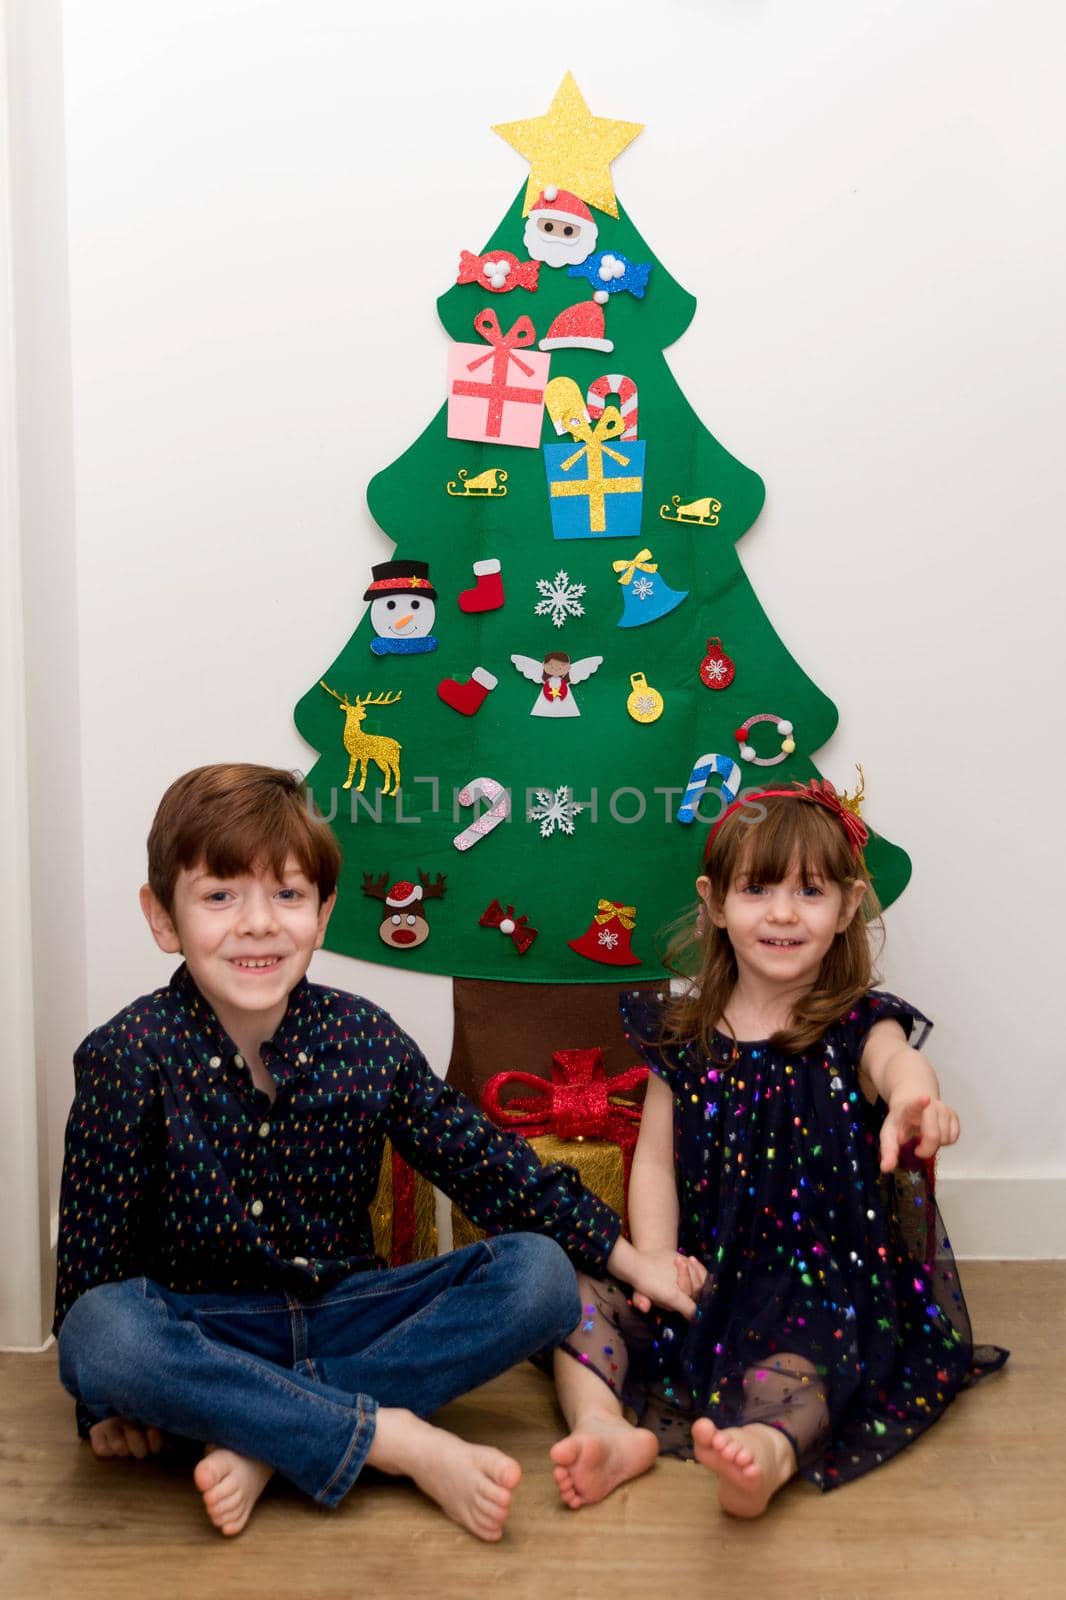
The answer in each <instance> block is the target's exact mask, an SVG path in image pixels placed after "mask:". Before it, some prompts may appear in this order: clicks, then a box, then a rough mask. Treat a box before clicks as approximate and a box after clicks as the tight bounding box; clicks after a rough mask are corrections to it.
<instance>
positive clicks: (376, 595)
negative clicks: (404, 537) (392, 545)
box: [363, 561, 437, 600]
mask: <svg viewBox="0 0 1066 1600" xmlns="http://www.w3.org/2000/svg"><path fill="white" fill-rule="evenodd" d="M370 572H371V575H372V577H373V580H374V581H373V582H372V583H371V585H370V587H369V588H368V589H367V590H366V592H365V593H364V595H363V599H364V600H380V599H382V598H383V597H384V596H385V595H390V594H421V595H425V597H426V599H427V600H435V599H436V598H437V591H436V589H434V587H433V585H432V584H431V583H430V581H429V562H428V561H379V562H378V564H377V566H376V567H371V569H370Z"/></svg>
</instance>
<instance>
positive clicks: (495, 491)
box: [444, 467, 507, 500]
mask: <svg viewBox="0 0 1066 1600" xmlns="http://www.w3.org/2000/svg"><path fill="white" fill-rule="evenodd" d="M459 481H460V482H461V483H462V486H463V487H462V488H461V489H460V488H459V486H458V484H457V483H456V481H455V479H454V478H452V479H451V481H450V482H449V483H446V484H445V486H444V487H445V490H446V492H447V493H448V494H450V495H452V496H453V497H454V498H455V499H458V500H463V499H469V498H471V497H473V496H475V495H483V496H488V495H491V496H492V497H493V498H494V499H497V500H498V499H499V498H500V496H501V495H505V494H506V493H507V490H506V489H505V488H504V484H506V482H507V472H506V470H505V468H503V467H486V468H485V471H484V472H479V473H478V475H477V477H476V478H471V477H469V476H468V469H467V468H466V467H460V468H459Z"/></svg>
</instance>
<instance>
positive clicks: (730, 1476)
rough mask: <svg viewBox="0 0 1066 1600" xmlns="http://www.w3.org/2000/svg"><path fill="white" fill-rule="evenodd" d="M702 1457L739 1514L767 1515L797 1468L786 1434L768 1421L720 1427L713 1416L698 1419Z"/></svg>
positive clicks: (726, 1503) (695, 1438)
mask: <svg viewBox="0 0 1066 1600" xmlns="http://www.w3.org/2000/svg"><path fill="white" fill-rule="evenodd" d="M692 1444H693V1448H694V1450H695V1454H696V1460H697V1461H698V1462H699V1463H700V1465H701V1466H703V1467H706V1468H707V1469H708V1471H709V1472H713V1473H714V1474H715V1475H716V1476H717V1478H718V1501H719V1504H720V1505H721V1507H722V1510H723V1511H728V1512H729V1514H730V1516H733V1517H761V1516H762V1514H763V1512H764V1511H765V1510H766V1507H767V1506H768V1505H769V1503H770V1500H771V1498H772V1496H773V1495H775V1494H776V1493H777V1491H778V1489H780V1488H781V1487H782V1485H784V1484H786V1483H787V1482H788V1480H789V1478H791V1477H792V1475H793V1473H794V1472H795V1470H796V1457H795V1455H794V1453H793V1450H792V1446H791V1444H790V1443H789V1442H788V1440H787V1439H786V1437H785V1435H784V1434H783V1433H781V1432H780V1430H779V1429H777V1428H771V1427H769V1426H768V1425H767V1424H766V1423H763V1422H753V1423H749V1424H748V1425H747V1426H746V1427H743V1428H716V1427H715V1425H714V1423H713V1422H712V1421H711V1419H710V1418H709V1417H700V1418H699V1419H698V1420H697V1421H696V1422H694V1423H693V1424H692Z"/></svg>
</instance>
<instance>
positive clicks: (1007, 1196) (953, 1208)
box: [936, 1178, 1066, 1261]
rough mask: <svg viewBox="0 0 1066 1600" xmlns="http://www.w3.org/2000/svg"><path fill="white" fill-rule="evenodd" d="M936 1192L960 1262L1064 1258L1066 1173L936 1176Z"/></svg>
mask: <svg viewBox="0 0 1066 1600" xmlns="http://www.w3.org/2000/svg"><path fill="white" fill-rule="evenodd" d="M936 1197H937V1202H938V1204H939V1206H940V1209H941V1211H942V1213H943V1216H944V1222H945V1224H946V1226H947V1235H948V1238H949V1239H950V1240H951V1247H952V1249H953V1250H954V1252H955V1254H956V1256H957V1257H958V1258H959V1259H960V1260H961V1261H966V1260H969V1261H1060V1260H1062V1259H1063V1258H1064V1257H1066V1178H938V1179H937V1185H936Z"/></svg>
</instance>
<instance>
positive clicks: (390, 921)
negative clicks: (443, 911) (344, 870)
mask: <svg viewBox="0 0 1066 1600" xmlns="http://www.w3.org/2000/svg"><path fill="white" fill-rule="evenodd" d="M418 877H419V882H418V883H409V882H408V881H407V880H406V879H403V878H401V879H399V880H398V881H397V882H396V883H394V884H392V885H391V887H389V888H386V887H385V885H386V884H387V883H388V880H389V875H388V873H387V872H383V873H381V875H380V876H379V877H377V878H373V877H371V875H370V873H369V872H364V873H363V893H364V894H366V895H369V896H370V898H371V899H372V900H383V901H384V902H385V915H384V917H383V918H382V920H381V926H380V927H379V928H378V937H379V938H380V939H381V941H382V943H383V944H387V945H389V947H390V948H391V949H393V950H415V949H417V948H418V946H419V945H420V944H425V942H426V940H427V939H428V938H429V923H428V921H427V920H426V912H425V905H424V902H425V901H426V900H440V899H442V898H443V896H444V893H445V887H444V886H445V878H444V874H443V873H440V872H438V873H437V881H436V882H435V883H433V882H431V880H430V875H429V873H428V872H420V873H419V874H418Z"/></svg>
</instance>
